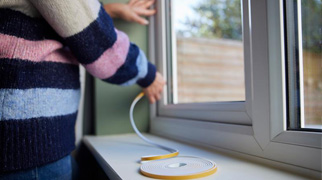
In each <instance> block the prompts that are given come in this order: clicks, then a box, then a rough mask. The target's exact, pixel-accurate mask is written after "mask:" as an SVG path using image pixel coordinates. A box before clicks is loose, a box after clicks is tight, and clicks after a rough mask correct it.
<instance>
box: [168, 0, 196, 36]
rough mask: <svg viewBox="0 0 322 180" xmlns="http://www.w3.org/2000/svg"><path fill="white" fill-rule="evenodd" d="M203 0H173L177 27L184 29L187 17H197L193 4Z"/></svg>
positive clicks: (173, 11)
mask: <svg viewBox="0 0 322 180" xmlns="http://www.w3.org/2000/svg"><path fill="white" fill-rule="evenodd" d="M200 1H202V0H172V3H173V4H172V6H173V7H172V13H173V15H174V18H173V20H174V26H175V29H176V30H178V29H184V25H182V23H181V22H184V20H185V19H186V17H195V16H196V13H195V12H194V11H193V10H192V9H191V7H192V6H194V5H196V4H198V3H199V2H200Z"/></svg>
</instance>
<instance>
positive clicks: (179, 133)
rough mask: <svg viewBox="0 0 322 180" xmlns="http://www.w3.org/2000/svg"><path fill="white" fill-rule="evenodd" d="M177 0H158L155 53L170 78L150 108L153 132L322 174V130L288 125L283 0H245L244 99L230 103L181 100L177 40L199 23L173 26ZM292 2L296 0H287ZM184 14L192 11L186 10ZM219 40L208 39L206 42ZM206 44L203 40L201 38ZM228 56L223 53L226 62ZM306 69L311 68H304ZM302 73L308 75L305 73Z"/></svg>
mask: <svg viewBox="0 0 322 180" xmlns="http://www.w3.org/2000/svg"><path fill="white" fill-rule="evenodd" d="M176 1H180V0H165V1H157V6H158V7H157V8H158V14H157V16H156V17H155V19H153V21H152V23H151V26H150V28H151V29H150V30H151V31H150V47H151V48H150V49H151V51H150V53H151V54H150V55H151V56H150V58H151V59H153V60H155V62H156V64H157V66H158V70H159V71H160V72H162V73H163V75H165V76H166V78H167V82H168V86H167V91H165V93H164V96H163V100H162V101H161V102H159V103H158V104H157V105H153V106H152V108H151V110H152V111H151V115H152V117H151V132H152V133H154V134H157V135H161V136H166V137H168V138H172V139H178V140H180V141H186V142H189V143H195V144H197V145H203V146H207V147H212V148H218V147H219V148H221V149H228V150H232V151H236V152H241V153H243V154H248V155H254V156H256V157H262V158H264V159H269V160H273V161H277V162H283V163H286V164H289V165H295V166H297V167H303V169H301V171H303V172H306V174H311V175H313V176H314V177H319V176H320V172H321V161H320V159H321V138H322V136H321V133H319V132H314V131H305V132H303V131H299V129H296V130H295V129H292V130H291V129H290V128H289V127H288V126H289V124H287V121H290V120H291V119H292V118H289V115H290V111H289V100H290V98H287V97H288V96H290V95H291V93H289V85H288V82H289V80H290V78H289V77H288V76H289V73H288V72H289V69H288V65H289V64H288V62H289V61H288V59H289V56H286V55H288V54H289V52H290V51H288V48H287V47H289V46H287V44H288V43H289V40H288V41H285V39H287V38H288V37H289V36H288V34H287V33H288V30H290V28H289V29H287V28H285V26H284V24H287V23H288V21H289V20H288V18H286V16H287V15H285V12H286V7H287V6H286V3H284V0H241V1H239V2H240V7H241V11H240V15H241V17H240V18H241V24H242V38H241V39H242V49H243V50H242V59H243V64H242V65H241V67H243V69H244V70H243V72H244V73H243V75H238V77H241V76H244V77H243V79H244V82H243V84H244V99H243V98H240V99H238V98H233V99H229V100H227V99H226V100H219V99H216V98H213V97H212V98H205V99H202V98H196V99H193V98H190V99H188V98H187V99H185V97H184V96H183V97H182V98H180V96H181V95H180V92H181V91H180V90H179V88H180V83H179V82H180V80H179V78H180V76H179V73H178V72H179V68H183V67H184V66H181V64H180V63H179V60H178V59H179V56H181V55H180V54H179V53H178V51H182V50H178V47H179V46H180V45H178V39H179V40H182V39H180V38H183V40H189V38H191V37H189V36H190V35H189V34H192V33H194V32H195V31H194V30H193V28H187V29H188V31H184V29H185V28H184V27H179V28H178V27H177V28H176V25H177V26H178V24H176V23H174V22H176V21H174V20H176V18H175V17H174V18H173V16H175V14H174V9H176V8H177V9H178V5H177V7H176ZM288 1H294V0H285V2H288ZM303 1H304V0H302V2H303ZM185 2H186V1H185ZM187 2H188V1H187ZM193 2H195V1H193ZM203 2H211V1H210V0H209V1H207V0H205V1H203ZM218 2H219V1H218ZM220 2H234V1H232V0H221V1H220ZM236 2H237V1H236ZM296 2H297V1H296ZM196 3H197V2H196ZM186 4H189V3H186ZM219 4H220V3H219ZM191 6H192V5H191ZM180 8H182V9H184V6H183V5H182V4H181V6H180ZM180 8H179V9H180ZM184 12H185V13H186V14H188V15H189V12H188V10H184ZM238 14H239V13H238ZM302 17H304V16H302ZM188 18H189V16H188ZM191 18H197V16H193V17H192V16H191ZM177 19H178V18H177ZM236 19H237V18H236ZM183 21H184V20H183ZM199 22H202V21H199ZM303 22H304V21H303V19H302V24H303ZM179 24H180V23H179ZM180 28H181V29H183V30H181V31H180V30H178V31H179V35H177V34H176V29H180ZM200 28H201V27H200ZM293 30H294V28H293ZM178 31H177V32H178ZM185 33H186V34H185ZM193 38H195V37H193ZM214 39H215V40H218V39H216V38H214ZM214 39H212V38H208V39H207V40H205V41H204V42H205V43H208V42H209V41H213V40H214ZM220 40H223V39H220ZM193 42H195V41H193ZM303 42H304V41H303ZM200 46H202V47H203V46H205V45H204V43H202V45H200ZM198 47H199V46H197V47H196V48H195V49H194V50H195V51H196V50H197V49H198ZM180 48H181V47H180ZM200 49H201V50H204V49H205V48H204V47H203V48H199V50H200ZM229 49H230V48H229ZM199 53H200V52H199ZM178 54H179V55H178ZM189 58H190V56H189ZM211 59H212V58H211ZM304 59H305V58H304ZM229 60H230V59H229V58H227V59H226V58H225V61H229ZM208 61H209V60H208ZM303 62H304V64H305V61H303ZM179 66H180V67H179ZM299 67H300V66H299ZM303 67H304V68H303V69H305V65H304V66H303ZM214 68H217V67H214ZM210 69H211V68H210ZM192 71H195V70H194V69H193V70H192ZM189 73H190V72H189ZM203 73H205V74H209V73H207V72H206V71H203ZM236 73H237V71H236ZM177 74H178V75H177ZM303 74H304V76H305V70H304V73H303ZM236 77H237V76H236ZM222 78H224V77H222ZM176 82H177V83H176ZM238 82H241V81H238ZM304 82H305V81H304ZM304 84H305V83H304ZM303 87H305V86H303ZM176 88H177V89H176ZM199 88H201V89H202V87H199ZM304 89H305V88H304ZM210 90H211V88H210ZM302 97H305V96H302ZM293 101H294V99H293ZM293 115H294V114H293ZM302 130H305V129H302ZM295 166H291V167H293V168H295Z"/></svg>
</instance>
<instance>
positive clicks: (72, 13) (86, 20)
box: [30, 0, 101, 37]
mask: <svg viewBox="0 0 322 180" xmlns="http://www.w3.org/2000/svg"><path fill="white" fill-rule="evenodd" d="M30 1H31V2H32V3H33V4H34V5H35V6H36V7H37V9H38V10H39V11H40V13H41V14H42V16H43V17H44V18H45V19H46V20H47V22H48V23H49V24H50V25H51V26H52V27H53V28H54V29H55V30H56V32H57V33H58V34H59V35H61V36H62V37H69V36H72V35H75V34H77V33H79V32H81V31H82V30H84V29H85V28H86V27H87V26H88V25H90V24H91V23H92V22H93V21H95V20H96V19H97V17H98V13H99V11H100V7H101V4H100V3H99V1H98V0H68V1H64V0H30Z"/></svg>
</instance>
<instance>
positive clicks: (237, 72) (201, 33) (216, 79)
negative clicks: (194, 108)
mask: <svg viewBox="0 0 322 180" xmlns="http://www.w3.org/2000/svg"><path fill="white" fill-rule="evenodd" d="M171 2H172V6H171V14H172V31H173V37H172V38H174V39H173V41H172V45H173V47H172V51H173V53H172V63H173V64H172V68H173V72H172V76H173V91H172V92H173V94H172V97H173V99H172V103H195V102H219V101H244V100H245V85H244V84H245V83H244V59H243V57H244V53H243V41H242V13H241V2H240V0H172V1H171Z"/></svg>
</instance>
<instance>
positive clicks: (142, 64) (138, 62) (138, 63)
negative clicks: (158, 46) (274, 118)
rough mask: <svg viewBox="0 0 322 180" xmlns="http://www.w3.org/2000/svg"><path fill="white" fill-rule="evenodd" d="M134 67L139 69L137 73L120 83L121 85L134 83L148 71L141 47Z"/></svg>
mask: <svg viewBox="0 0 322 180" xmlns="http://www.w3.org/2000/svg"><path fill="white" fill-rule="evenodd" d="M136 67H137V68H138V71H139V72H138V74H137V75H136V76H135V77H134V78H132V79H130V80H128V81H126V82H125V83H123V84H121V85H122V86H129V85H132V84H135V83H136V82H137V81H138V80H139V79H141V78H144V77H145V76H146V74H147V73H148V60H147V58H146V57H145V54H144V52H143V51H142V50H141V49H140V53H139V55H138V57H137V59H136Z"/></svg>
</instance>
